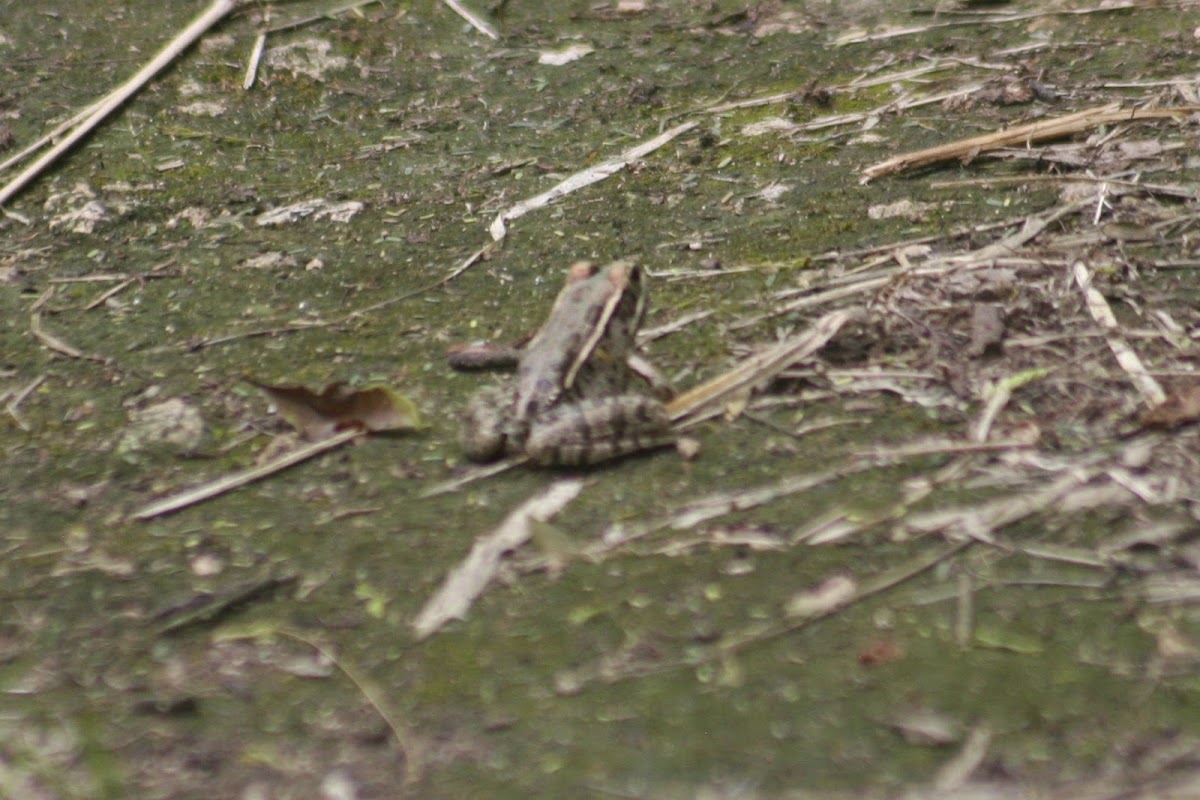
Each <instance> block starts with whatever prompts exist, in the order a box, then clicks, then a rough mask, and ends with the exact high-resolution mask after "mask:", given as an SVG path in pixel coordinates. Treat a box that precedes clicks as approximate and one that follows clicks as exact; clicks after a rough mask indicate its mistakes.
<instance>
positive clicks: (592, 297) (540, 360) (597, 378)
mask: <svg viewBox="0 0 1200 800" xmlns="http://www.w3.org/2000/svg"><path fill="white" fill-rule="evenodd" d="M645 309H646V291H645V282H644V276H643V274H642V270H641V268H640V267H638V266H637V265H636V264H632V263H629V262H624V261H618V262H615V263H613V264H610V265H608V266H607V267H604V268H602V269H600V268H597V267H596V266H595V265H593V264H588V263H583V262H581V263H578V264H575V265H572V267H571V269H570V270H569V271H568V274H567V284H566V286H564V287H563V290H562V291H561V292H560V293H559V295H558V298H557V299H556V300H555V301H554V307H553V308H551V310H550V315H549V317H548V318H547V319H546V322H545V324H544V325H543V326H542V328H541V329H540V330H539V331H538V333H537V335H536V336H534V338H533V339H532V340H531V341H530V342H529V345H528V346H527V347H526V348H525V350H524V352H523V353H522V354H521V358H520V362H519V364H518V367H517V375H516V378H515V379H514V380H513V382H512V384H511V385H510V386H508V387H505V388H489V389H484V390H482V391H481V392H479V393H478V394H476V395H475V397H473V398H472V399H471V401H470V403H468V405H467V409H466V412H465V424H464V428H463V435H462V445H463V450H464V451H465V452H466V454H467V457H468V458H470V459H472V460H474V461H491V460H494V459H497V458H500V457H501V456H504V455H518V454H524V455H526V456H527V457H528V458H529V460H530V461H532V462H533V463H535V464H540V465H543V466H577V465H582V464H595V463H597V462H600V461H604V460H606V459H609V458H615V457H617V456H622V455H627V454H629V453H633V452H637V451H639V450H645V449H648V448H651V447H658V446H661V445H664V444H669V443H670V442H671V441H673V438H674V437H673V435H672V434H671V430H670V419H669V418H668V415H667V411H666V408H665V407H664V406H663V405H662V403H660V402H659V401H658V400H656V399H655V398H653V397H651V396H649V395H645V394H640V393H638V392H635V391H633V390H632V388H631V387H632V385H633V384H634V381H635V380H637V379H638V376H637V375H636V374H635V373H634V372H633V371H632V370H631V369H630V368H629V366H628V364H627V363H626V359H627V358H628V356H629V355H630V354H631V353H632V352H633V350H634V347H635V340H636V337H637V331H638V328H639V327H640V326H641V323H642V318H643V316H644V315H645Z"/></svg>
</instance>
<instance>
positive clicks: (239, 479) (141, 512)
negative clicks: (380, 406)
mask: <svg viewBox="0 0 1200 800" xmlns="http://www.w3.org/2000/svg"><path fill="white" fill-rule="evenodd" d="M363 435H364V434H363V432H362V431H361V430H357V429H347V430H344V431H338V432H337V433H335V434H334V435H333V436H330V437H329V438H328V439H322V440H321V441H319V442H313V443H312V444H310V445H308V446H306V447H301V448H300V449H299V450H293V451H292V452H290V453H285V454H284V455H282V456H280V457H279V458H277V459H275V460H274V461H271V462H269V463H267V464H262V465H260V466H257V467H254V468H253V469H247V470H243V471H241V472H235V473H233V474H232V475H226V476H224V477H223V478H218V479H217V480H215V481H210V482H209V483H205V484H203V485H201V486H196V487H194V488H192V489H188V490H187V491H184V492H180V493H179V494H175V495H171V496H170V497H164V498H163V499H161V500H156V501H155V502H153V503H151V504H150V505H148V506H144V507H142V508H140V509H138V510H137V511H135V512H133V513H132V514H130V515H129V516H130V518H131V519H151V518H152V517H161V516H163V515H164V514H172V513H174V512H176V511H179V510H180V509H184V508H187V507H188V506H192V505H195V504H197V503H202V502H204V501H205V500H211V499H212V498H214V497H217V496H218V495H222V494H225V493H226V492H230V491H233V490H234V489H237V488H239V487H241V486H245V485H246V484H248V483H253V482H254V481H258V480H262V479H263V478H266V477H268V476H270V475H274V474H275V473H276V472H281V471H283V470H285V469H287V468H288V467H291V466H294V465H296V464H299V463H300V462H302V461H307V460H308V459H310V458H312V457H313V456H317V455H320V454H321V453H325V452H327V451H329V450H333V449H335V448H338V447H341V446H342V445H344V444H345V443H346V442H349V441H351V440H353V439H357V438H359V437H360V436H363Z"/></svg>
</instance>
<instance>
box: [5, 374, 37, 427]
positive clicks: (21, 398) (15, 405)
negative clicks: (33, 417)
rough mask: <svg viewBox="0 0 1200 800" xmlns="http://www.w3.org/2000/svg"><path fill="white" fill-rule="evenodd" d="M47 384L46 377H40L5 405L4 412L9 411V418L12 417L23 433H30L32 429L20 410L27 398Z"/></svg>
mask: <svg viewBox="0 0 1200 800" xmlns="http://www.w3.org/2000/svg"><path fill="white" fill-rule="evenodd" d="M45 382H46V376H45V375H39V376H38V377H36V378H34V379H33V380H32V381H30V382H29V384H28V385H26V386H25V388H24V389H22V390H21V391H19V392H17V393H16V394H15V395H13V396H12V397H11V398H10V399H9V401H8V402H7V403H5V404H4V410H5V411H7V412H8V414H9V416H11V417H12V418H13V420H14V421H15V422H16V423H17V427H19V428H20V429H21V430H23V431H29V430H32V429H31V428H30V426H29V423H27V422H26V421H25V420H24V419H23V418H22V417H21V413H20V411H19V409H20V407H21V403H24V402H25V399H26V398H27V397H29V395H31V394H33V393H34V391H36V390H37V388H38V387H39V386H41V385H42V384H43V383H45Z"/></svg>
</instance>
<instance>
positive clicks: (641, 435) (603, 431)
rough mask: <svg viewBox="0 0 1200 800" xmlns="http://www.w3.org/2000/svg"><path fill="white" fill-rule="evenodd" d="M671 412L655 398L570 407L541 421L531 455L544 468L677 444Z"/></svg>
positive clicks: (637, 396) (617, 399)
mask: <svg viewBox="0 0 1200 800" xmlns="http://www.w3.org/2000/svg"><path fill="white" fill-rule="evenodd" d="M674 441H675V435H674V434H673V433H672V431H671V419H670V416H669V415H668V414H667V409H666V407H665V406H663V404H662V403H660V402H658V401H657V400H655V399H654V398H651V397H647V396H646V395H640V394H624V395H616V396H613V397H602V398H595V399H591V400H582V401H580V402H578V403H569V404H567V405H563V406H559V407H557V408H555V409H553V410H552V411H549V412H547V413H546V414H544V415H543V416H542V417H541V418H539V420H538V422H537V424H536V425H534V426H533V428H532V430H531V431H530V433H529V438H528V440H527V441H526V442H525V454H526V455H527V456H528V457H529V460H530V461H532V462H533V463H534V464H539V465H541V466H561V467H575V466H584V465H588V464H597V463H599V462H601V461H606V460H608V459H610V458H617V457H619V456H624V455H629V454H630V453H636V452H638V451H640V450H650V449H652V448H655V447H663V446H665V445H669V444H672V443H674Z"/></svg>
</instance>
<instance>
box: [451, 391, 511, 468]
mask: <svg viewBox="0 0 1200 800" xmlns="http://www.w3.org/2000/svg"><path fill="white" fill-rule="evenodd" d="M511 417H512V412H511V398H510V397H509V393H508V392H506V391H505V390H504V389H502V388H500V387H499V386H491V387H488V388H486V389H480V390H479V391H478V392H476V393H475V395H474V396H473V397H472V398H471V399H470V401H468V403H467V407H466V409H464V410H463V421H462V433H461V435H460V437H459V441H460V443H461V444H462V449H463V452H464V453H465V454H466V456H467V458H469V459H471V460H472V461H479V462H486V461H495V460H496V459H498V458H500V457H502V456H503V455H504V454H505V451H506V450H508V449H510V448H511V447H512V445H511V444H510V443H509V438H510V435H511V427H512V426H511Z"/></svg>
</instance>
